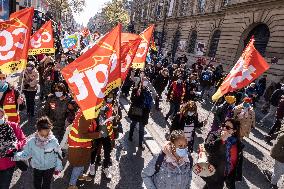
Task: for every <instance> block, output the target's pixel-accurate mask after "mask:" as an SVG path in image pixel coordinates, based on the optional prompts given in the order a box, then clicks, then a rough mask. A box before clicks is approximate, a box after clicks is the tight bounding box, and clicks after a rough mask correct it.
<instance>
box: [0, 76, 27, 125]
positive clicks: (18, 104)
mask: <svg viewBox="0 0 284 189" xmlns="http://www.w3.org/2000/svg"><path fill="white" fill-rule="evenodd" d="M0 107H1V108H3V109H4V111H5V113H6V115H7V116H8V121H11V122H15V123H20V114H19V112H18V110H19V111H22V110H23V109H25V102H24V98H23V97H22V95H21V94H20V92H19V91H18V90H17V89H15V87H13V86H11V85H10V84H9V83H8V82H7V81H6V74H4V73H3V72H1V71H0Z"/></svg>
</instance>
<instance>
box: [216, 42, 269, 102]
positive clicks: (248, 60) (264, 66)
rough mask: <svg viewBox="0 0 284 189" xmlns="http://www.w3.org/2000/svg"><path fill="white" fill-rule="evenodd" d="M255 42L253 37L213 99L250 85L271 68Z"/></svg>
mask: <svg viewBox="0 0 284 189" xmlns="http://www.w3.org/2000/svg"><path fill="white" fill-rule="evenodd" d="M253 44H254V39H251V41H250V42H249V44H248V45H247V47H246V48H245V50H244V52H243V54H242V56H241V57H240V58H239V60H238V62H237V63H236V65H235V66H234V67H233V69H232V70H231V72H230V73H229V74H228V75H227V77H226V79H225V80H224V82H223V83H222V85H221V86H220V87H219V89H218V90H217V92H216V93H215V94H214V95H213V96H212V100H213V101H216V100H218V99H219V98H220V97H222V96H223V95H225V94H226V93H228V92H233V91H235V90H237V89H241V88H243V87H245V86H247V85H249V84H250V83H251V82H252V81H254V80H255V79H256V78H258V77H259V76H260V75H261V74H262V73H263V72H265V71H266V70H268V69H269V67H270V65H269V64H268V63H267V62H266V61H265V60H264V58H263V57H262V56H261V55H260V54H259V52H258V51H257V50H256V49H255V47H254V45H253Z"/></svg>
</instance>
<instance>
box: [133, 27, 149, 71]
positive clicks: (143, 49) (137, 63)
mask: <svg viewBox="0 0 284 189" xmlns="http://www.w3.org/2000/svg"><path fill="white" fill-rule="evenodd" d="M153 31H154V25H151V26H149V27H148V28H147V29H145V30H144V31H143V32H142V33H141V34H140V37H141V38H142V41H141V42H140V45H139V47H138V50H137V52H136V55H135V57H134V60H133V62H132V68H144V67H145V60H146V56H147V53H148V49H149V46H150V41H151V37H152V33H153Z"/></svg>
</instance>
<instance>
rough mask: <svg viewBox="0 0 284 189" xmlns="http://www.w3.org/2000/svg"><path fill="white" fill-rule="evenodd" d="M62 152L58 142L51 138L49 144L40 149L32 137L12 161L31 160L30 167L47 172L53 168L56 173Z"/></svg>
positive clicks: (59, 167)
mask: <svg viewBox="0 0 284 189" xmlns="http://www.w3.org/2000/svg"><path fill="white" fill-rule="evenodd" d="M61 157H62V152H61V149H60V147H59V144H58V140H57V139H56V138H55V137H54V136H52V138H51V139H50V140H49V142H48V143H47V144H46V145H45V146H44V148H40V147H39V146H37V145H36V139H35V137H32V138H31V139H30V140H29V141H28V142H27V145H26V146H25V147H24V149H23V151H21V152H18V153H16V154H15V156H14V159H13V160H14V161H19V160H27V159H30V158H31V167H32V168H35V169H38V170H47V169H51V168H55V170H56V171H61V170H62V169H63V167H62V161H61V159H62V158H61Z"/></svg>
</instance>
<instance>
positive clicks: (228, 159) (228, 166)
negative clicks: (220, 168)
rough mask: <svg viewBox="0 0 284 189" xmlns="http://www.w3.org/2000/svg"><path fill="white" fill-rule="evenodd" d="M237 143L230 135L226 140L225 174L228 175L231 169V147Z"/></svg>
mask: <svg viewBox="0 0 284 189" xmlns="http://www.w3.org/2000/svg"><path fill="white" fill-rule="evenodd" d="M236 143H237V138H236V137H234V136H231V137H229V138H228V139H227V141H226V165H225V176H228V175H229V173H230V171H231V148H232V146H233V145H235V144H236Z"/></svg>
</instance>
